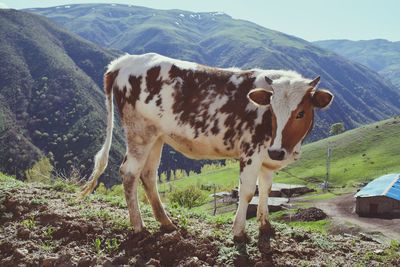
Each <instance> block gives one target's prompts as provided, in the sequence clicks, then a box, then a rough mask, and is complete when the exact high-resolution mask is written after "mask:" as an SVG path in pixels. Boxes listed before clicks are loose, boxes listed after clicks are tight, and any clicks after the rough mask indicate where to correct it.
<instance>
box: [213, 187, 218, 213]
mask: <svg viewBox="0 0 400 267" xmlns="http://www.w3.org/2000/svg"><path fill="white" fill-rule="evenodd" d="M216 213H217V187H216V186H215V184H214V213H213V215H214V216H215V214H216Z"/></svg>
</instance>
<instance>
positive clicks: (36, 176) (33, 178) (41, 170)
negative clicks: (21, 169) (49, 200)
mask: <svg viewBox="0 0 400 267" xmlns="http://www.w3.org/2000/svg"><path fill="white" fill-rule="evenodd" d="M52 171H53V166H52V165H51V163H50V160H49V158H46V157H44V158H41V159H40V160H38V161H37V162H36V163H35V164H33V166H32V167H31V168H30V169H28V170H26V171H25V175H26V180H27V181H28V182H45V183H46V182H47V183H48V182H50V181H51V173H52Z"/></svg>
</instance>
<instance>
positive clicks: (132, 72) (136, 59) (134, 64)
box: [107, 53, 197, 90]
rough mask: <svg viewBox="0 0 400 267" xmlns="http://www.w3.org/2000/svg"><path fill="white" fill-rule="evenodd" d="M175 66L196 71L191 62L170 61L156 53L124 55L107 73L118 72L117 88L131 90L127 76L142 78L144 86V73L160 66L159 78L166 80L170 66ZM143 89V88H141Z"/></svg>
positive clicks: (170, 59)
mask: <svg viewBox="0 0 400 267" xmlns="http://www.w3.org/2000/svg"><path fill="white" fill-rule="evenodd" d="M172 65H175V66H177V67H178V68H181V69H191V70H196V69H197V64H196V63H193V62H188V61H183V60H178V59H172V58H169V57H165V56H162V55H159V54H156V53H148V54H143V55H129V54H126V55H124V56H122V57H120V58H118V59H116V60H114V61H112V62H111V63H110V64H109V65H108V69H107V71H108V72H113V71H117V70H118V71H119V72H118V76H117V78H116V81H115V82H116V83H117V86H118V87H119V88H120V90H122V89H123V88H124V87H126V88H127V90H131V85H130V83H129V76H142V86H143V85H145V81H146V73H147V71H148V70H149V69H151V68H152V67H155V66H160V67H161V70H160V76H161V77H162V79H168V72H169V70H170V69H171V66H172ZM142 88H144V87H142Z"/></svg>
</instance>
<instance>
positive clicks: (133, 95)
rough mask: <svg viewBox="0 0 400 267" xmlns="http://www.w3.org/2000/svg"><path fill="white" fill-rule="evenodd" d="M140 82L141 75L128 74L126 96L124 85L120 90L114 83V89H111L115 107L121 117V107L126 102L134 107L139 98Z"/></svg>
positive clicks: (122, 107)
mask: <svg viewBox="0 0 400 267" xmlns="http://www.w3.org/2000/svg"><path fill="white" fill-rule="evenodd" d="M141 82H142V76H139V77H136V76H129V83H130V85H131V90H130V94H129V97H126V92H127V88H126V87H124V88H123V90H120V89H119V88H118V87H117V86H116V85H114V87H115V89H114V90H113V91H114V97H115V102H116V104H117V108H118V111H119V114H120V116H121V117H123V109H124V106H125V104H126V103H127V102H128V103H129V104H131V105H132V107H133V108H135V105H136V101H138V100H139V95H140V91H141V89H140V85H141Z"/></svg>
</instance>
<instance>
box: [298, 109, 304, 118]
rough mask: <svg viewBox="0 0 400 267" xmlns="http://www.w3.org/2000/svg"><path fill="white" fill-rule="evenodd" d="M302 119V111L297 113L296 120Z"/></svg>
mask: <svg viewBox="0 0 400 267" xmlns="http://www.w3.org/2000/svg"><path fill="white" fill-rule="evenodd" d="M303 117H304V111H300V112H299V113H297V116H296V119H301V118H303Z"/></svg>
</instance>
